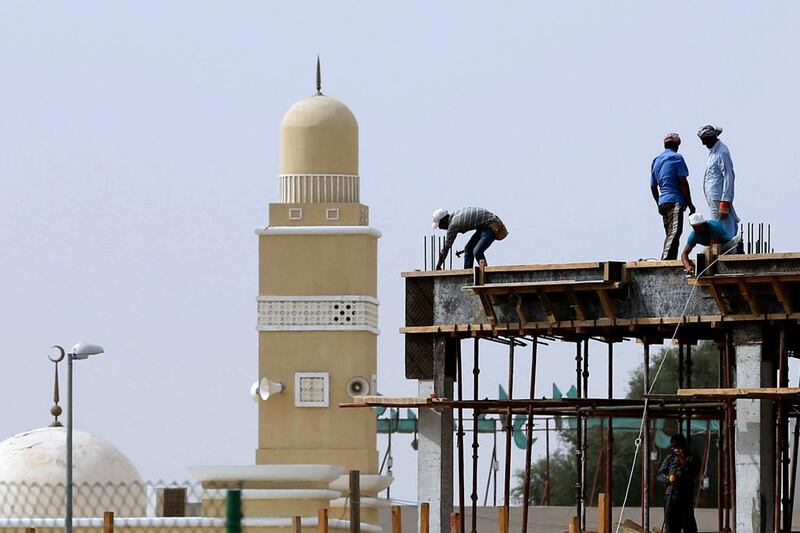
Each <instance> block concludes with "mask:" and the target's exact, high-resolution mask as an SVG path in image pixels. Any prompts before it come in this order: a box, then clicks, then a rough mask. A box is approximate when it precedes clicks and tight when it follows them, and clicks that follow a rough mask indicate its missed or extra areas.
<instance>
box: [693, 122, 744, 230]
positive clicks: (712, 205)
mask: <svg viewBox="0 0 800 533" xmlns="http://www.w3.org/2000/svg"><path fill="white" fill-rule="evenodd" d="M720 134H722V128H717V127H715V126H712V125H711V124H706V125H705V126H703V127H702V128H700V131H698V132H697V136H698V137H700V142H701V143H703V146H705V147H706V148H708V161H707V162H706V173H705V175H704V176H703V192H704V193H705V195H706V202H708V208H709V209H710V210H711V218H713V219H714V220H718V221H720V222H721V223H722V225H723V226H725V231H727V232H728V233H730V234H731V235H736V233H738V231H737V229H738V227H739V226H738V225H739V217H738V216H737V215H736V210H735V209H734V208H733V192H734V191H733V182H734V180H735V179H736V174H735V173H734V171H733V160H732V159H731V153H730V152H729V151H728V147H727V146H725V145H724V144H723V143H722V141H720V140H719V136H720Z"/></svg>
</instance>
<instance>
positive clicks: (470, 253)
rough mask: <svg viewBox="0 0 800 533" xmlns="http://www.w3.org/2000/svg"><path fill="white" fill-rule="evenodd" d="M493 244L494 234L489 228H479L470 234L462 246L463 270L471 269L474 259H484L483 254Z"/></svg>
mask: <svg viewBox="0 0 800 533" xmlns="http://www.w3.org/2000/svg"><path fill="white" fill-rule="evenodd" d="M493 242H494V232H493V231H492V229H491V228H480V229H478V230H476V231H475V233H473V234H472V237H470V239H469V241H467V245H466V246H464V268H472V265H473V264H474V263H475V259H477V260H478V261H482V260H485V259H486V256H484V255H483V252H485V251H486V249H487V248H488V247H489V246H491V245H492V243H493Z"/></svg>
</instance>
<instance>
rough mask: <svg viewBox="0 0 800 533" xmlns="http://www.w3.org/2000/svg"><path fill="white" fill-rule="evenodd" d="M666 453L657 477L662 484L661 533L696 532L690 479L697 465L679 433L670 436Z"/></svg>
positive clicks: (693, 477) (692, 490)
mask: <svg viewBox="0 0 800 533" xmlns="http://www.w3.org/2000/svg"><path fill="white" fill-rule="evenodd" d="M669 445H670V448H671V450H670V454H669V455H668V456H667V457H666V458H665V459H664V462H663V463H661V468H659V469H658V480H659V481H662V482H664V483H666V485H667V488H666V492H665V495H664V526H665V527H664V533H680V532H681V531H683V532H684V533H697V522H696V521H695V519H694V482H695V478H696V477H697V473H698V470H699V468H698V464H697V461H695V458H694V457H693V456H692V455H691V453H690V452H689V449H688V446H687V445H686V439H685V438H684V436H683V435H681V434H677V435H673V436H672V438H671V439H670V441H669Z"/></svg>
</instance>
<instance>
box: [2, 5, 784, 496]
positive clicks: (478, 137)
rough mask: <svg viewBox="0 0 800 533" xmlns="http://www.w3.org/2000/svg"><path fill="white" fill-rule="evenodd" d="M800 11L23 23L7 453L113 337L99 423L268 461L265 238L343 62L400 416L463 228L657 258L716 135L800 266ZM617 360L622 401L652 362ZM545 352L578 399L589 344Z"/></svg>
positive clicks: (124, 443)
mask: <svg viewBox="0 0 800 533" xmlns="http://www.w3.org/2000/svg"><path fill="white" fill-rule="evenodd" d="M799 16H800V4H798V3H796V2H789V1H786V2H775V1H768V0H765V1H761V2H758V3H755V2H746V1H730V0H729V1H725V2H722V1H708V2H691V1H675V2H671V3H669V4H663V3H655V2H641V1H638V0H637V1H619V2H614V3H608V2H602V3H601V2H591V1H585V2H581V1H574V2H533V1H532V2H503V3H492V4H487V3H482V2H449V1H443V2H435V3H430V2H421V1H420V2H403V3H402V4H400V3H394V4H391V3H379V2H300V1H298V2H255V1H250V2H244V1H235V0H234V1H230V2H208V1H191V2H189V1H174V2H152V1H144V2H132V1H129V2H113V3H107V2H80V1H78V2H70V3H43V2H27V1H6V2H3V3H0V75H1V76H2V83H0V250H1V252H0V324H2V332H3V355H2V363H3V364H2V370H0V406H2V407H0V439H1V438H5V437H6V436H10V435H12V434H15V433H18V432H21V431H24V430H26V429H30V428H33V427H39V426H43V425H46V424H48V423H49V421H50V417H49V415H48V410H49V407H50V405H51V403H52V401H51V400H52V399H51V395H52V393H51V387H52V365H51V364H50V363H49V362H48V360H47V356H48V355H49V354H50V353H51V352H50V351H49V346H51V345H53V344H62V345H65V346H67V347H69V346H71V345H72V344H74V343H77V342H80V341H88V342H95V343H99V344H102V345H103V346H104V347H105V349H106V354H104V355H103V356H102V357H98V358H95V359H92V360H89V361H83V362H80V363H78V365H77V366H76V378H75V390H76V397H75V412H76V415H75V423H76V427H78V428H81V429H83V430H86V431H89V432H91V433H94V434H96V435H98V436H100V437H103V438H105V439H107V440H109V441H111V442H113V443H115V444H116V445H117V446H118V447H119V448H120V449H121V450H123V451H124V452H125V453H126V454H127V455H128V456H129V457H130V458H131V459H132V460H133V462H134V463H135V464H136V465H137V467H138V468H139V470H140V471H141V473H142V475H143V476H144V477H145V478H146V479H151V480H157V479H169V480H173V479H178V480H184V479H188V478H189V474H188V471H187V470H186V466H187V465H193V464H250V463H252V462H253V460H254V449H255V447H256V425H257V413H256V405H255V404H254V403H253V402H252V401H251V400H250V398H249V395H248V390H249V386H250V384H251V383H252V382H253V381H255V380H256V379H257V333H256V329H255V324H256V301H255V298H256V293H257V239H256V235H255V234H254V231H253V230H254V229H256V228H258V227H263V226H264V225H266V223H267V207H268V204H269V203H270V202H275V201H277V200H278V180H277V177H276V176H277V174H278V126H279V124H280V120H281V117H282V115H283V113H284V112H285V111H286V110H287V109H288V108H289V107H290V106H291V104H292V103H294V102H295V101H297V100H298V99H300V98H303V97H305V96H308V95H310V94H312V93H313V91H314V62H315V58H316V54H318V53H319V54H320V56H321V58H322V69H323V91H324V92H325V93H326V94H328V95H330V96H333V97H335V98H338V99H340V100H342V101H343V102H345V103H346V104H347V105H348V106H349V107H350V108H351V110H352V111H353V112H354V114H355V115H356V117H357V118H358V121H359V127H360V139H361V160H360V175H361V184H362V185H361V187H362V188H361V198H362V201H363V202H364V203H366V204H368V205H369V206H370V212H371V223H372V225H373V226H374V227H376V228H378V229H380V230H381V231H382V232H383V237H382V238H381V240H380V242H379V287H378V291H379V298H380V300H381V310H380V313H381V315H380V328H381V336H380V338H379V354H378V364H379V377H378V381H379V389H380V391H381V392H382V393H383V394H386V395H410V394H414V393H415V391H416V384H415V383H414V382H412V381H407V380H405V379H403V378H402V377H401V376H402V375H403V373H402V372H403V338H402V336H401V335H400V334H399V332H398V330H399V328H400V327H401V326H402V325H403V319H404V309H403V306H404V294H403V282H402V279H401V277H400V273H401V272H403V271H407V270H413V269H415V268H421V267H422V261H423V257H422V252H421V250H422V246H423V243H422V239H423V236H424V235H426V234H430V216H431V213H432V212H433V210H434V209H436V208H438V207H446V208H449V209H455V208H459V207H462V206H467V205H480V206H482V207H486V208H488V209H490V210H492V211H493V212H495V213H497V214H499V215H500V216H501V217H502V219H503V220H504V221H505V223H506V225H507V226H508V228H509V230H510V235H509V237H508V238H507V239H506V240H504V241H502V242H498V243H496V244H495V245H493V246H492V248H490V250H489V252H488V254H487V255H488V258H489V261H490V263H491V264H535V263H553V262H573V261H597V260H632V259H639V258H653V257H658V256H659V254H660V249H661V244H662V240H663V228H662V226H661V219H660V216H659V215H658V213H657V211H656V208H655V205H654V203H653V200H652V198H651V197H650V191H649V165H650V162H651V160H652V158H653V157H654V156H655V155H656V154H657V153H658V152H659V151H660V150H661V140H662V138H663V136H664V135H665V134H666V133H668V132H672V131H675V132H678V133H680V134H681V136H682V137H683V140H684V142H683V144H682V146H681V153H682V154H683V155H684V156H685V158H686V162H687V164H688V166H689V171H690V177H689V182H690V186H691V189H692V193H693V195H694V197H695V203H696V204H697V205H698V206H703V199H702V189H701V187H700V181H701V178H702V173H703V168H704V163H705V159H706V156H707V150H706V149H705V148H704V147H703V146H702V145H701V144H700V142H699V140H698V139H697V137H696V136H695V132H696V131H697V130H698V129H699V127H700V126H702V125H703V124H705V123H712V124H715V125H718V126H721V127H723V129H724V133H723V135H722V140H723V141H724V142H725V143H726V144H727V145H728V147H729V148H730V151H731V154H732V157H733V160H734V165H735V169H736V176H737V181H736V198H735V202H734V204H735V206H736V209H737V211H738V213H739V215H740V216H741V217H742V218H743V220H744V221H755V222H765V223H769V224H771V225H772V236H773V244H774V247H775V248H776V251H792V250H798V249H800V234H798V233H797V232H796V231H795V228H796V226H795V223H796V222H795V216H796V215H795V213H796V205H795V204H796V201H797V198H798V196H799V195H800V186H799V185H798V168H799V166H800V151H798V150H797V149H796V147H795V140H794V135H795V129H796V125H797V123H798V118H800V116H799V115H800V111H799V110H798V109H799V108H798V106H797V104H796V98H797V96H796V95H797V94H800V75H798V72H800V69H798V65H797V62H798V59H797V56H796V54H795V51H796V50H797V48H798V37H797V30H796V28H797V23H798V17H799ZM700 209H701V211H705V212H707V209H704V207H700ZM462 239H463V238H462ZM684 240H685V235H684ZM461 242H463V240H462V241H461ZM593 350H595V351H596V352H595V353H602V352H600V350H601V348H599V346H598V347H594V348H593ZM487 353H490V354H496V355H497V358H498V361H501V362H502V364H501V363H498V364H497V365H489V366H488V367H487V368H485V369H484V374H482V378H483V379H484V380H485V381H484V382H483V383H484V387H486V386H488V385H487V384H491V383H492V382H494V383H500V382H503V381H504V380H505V377H504V375H505V366H504V365H505V363H504V361H505V360H504V359H503V358H504V357H505V355H504V354H505V351H504V349H503V348H500V349H497V350H495V351H494V352H492V351H489V352H487ZM617 353H618V354H619V355H617V357H616V358H615V377H616V379H615V390H616V392H617V393H618V394H623V393H624V392H625V389H626V384H627V379H628V375H629V372H630V371H631V370H633V369H634V368H635V366H636V364H637V363H638V362H639V361H640V359H641V356H640V348H639V347H638V346H637V345H636V344H635V343H632V342H630V343H626V344H625V345H623V346H621V347H619V349H618V351H617ZM486 357H491V355H487V356H486ZM540 357H541V358H542V359H541V360H543V361H545V362H546V364H544V365H542V367H541V369H540V371H539V379H540V382H539V383H540V384H541V386H542V387H543V388H544V390H549V387H550V384H551V383H557V384H558V385H559V387H561V388H562V390H566V389H568V388H569V386H570V385H571V384H572V383H573V382H574V359H573V347H572V346H566V345H564V346H562V345H558V344H555V345H551V346H547V347H543V349H542V350H541V351H540ZM598 359H600V360H602V361H603V362H602V363H599V364H596V368H592V382H591V384H590V393H591V391H592V389H594V390H597V391H598V394H602V392H603V391H604V390H605V387H604V379H605V362H604V359H605V358H604V357H602V356H600V357H595V358H594V359H593V361H594V360H598ZM519 374H520V377H519V382H518V383H517V386H518V387H520V389H518V390H523V388H524V387H527V385H526V379H525V377H524V375H525V374H526V373H525V372H520V373H519ZM794 374H795V369H793V375H794ZM595 379H596V380H597V381H595ZM792 379H793V380H794V379H795V378H794V377H793V378H792ZM492 387H493V385H492V386H491V387H490V388H492ZM467 390H468V389H467ZM484 390H487V389H484ZM409 442H410V437H408V436H405V437H399V438H397V439H396V440H395V443H394V444H395V445H394V459H395V461H394V467H395V472H400V473H399V474H398V476H397V481H396V482H395V488H394V490H393V492H392V496H393V497H397V498H400V499H407V500H412V499H414V498H415V496H416V492H415V486H416V484H415V483H416V480H415V470H416V466H415V455H414V454H413V452H412V451H411V448H410V446H408V443H409ZM482 444H483V445H484V446H485V448H482V449H483V450H486V449H487V448H488V447H490V445H491V442H490V440H485V441H482ZM379 445H380V448H381V453H383V451H384V450H385V440H384V439H381V440H380V442H379ZM543 452H544V449H543V444H542V443H541V441H540V442H538V443H537V444H536V446H535V447H534V455H535V456H541V454H543ZM484 455H488V453H485V454H484ZM486 461H487V458H486V457H484V459H483V462H482V466H481V471H482V474H481V481H480V484H481V486H483V483H484V482H485V470H486V468H488V463H487V462H486ZM512 461H513V464H514V465H515V468H520V467H522V464H523V460H522V455H521V454H517V455H515V456H514V457H513V458H512ZM484 463H485V464H484Z"/></svg>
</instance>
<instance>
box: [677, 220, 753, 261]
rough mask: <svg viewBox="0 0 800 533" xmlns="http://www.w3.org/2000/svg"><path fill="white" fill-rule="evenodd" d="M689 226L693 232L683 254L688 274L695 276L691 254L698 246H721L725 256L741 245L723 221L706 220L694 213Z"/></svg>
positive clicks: (736, 236) (737, 237) (682, 259)
mask: <svg viewBox="0 0 800 533" xmlns="http://www.w3.org/2000/svg"><path fill="white" fill-rule="evenodd" d="M689 224H690V225H691V226H692V232H691V233H689V238H688V239H686V246H685V247H684V249H683V253H682V254H681V261H682V262H683V268H684V269H685V270H686V273H687V274H694V262H693V261H692V260H691V259H690V258H689V254H691V253H692V250H694V247H695V246H697V245H698V244H700V245H702V246H711V245H712V244H720V245H722V248H721V252H722V253H723V254H727V253H733V252H734V250H735V249H736V247H737V246H738V245H739V235H738V234H733V233H730V232H728V230H727V228H726V227H725V225H724V224H723V223H722V221H719V220H706V217H704V216H703V215H702V214H701V213H694V214H691V215H689Z"/></svg>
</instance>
